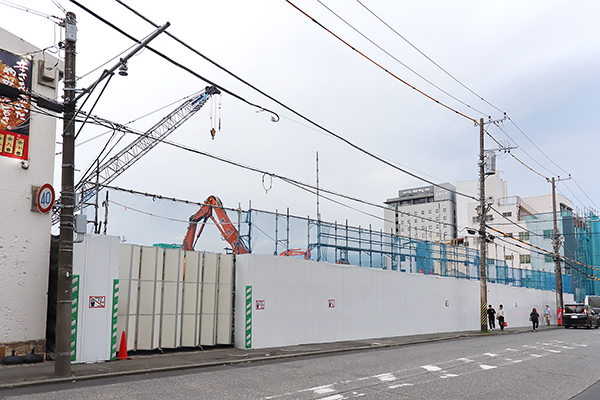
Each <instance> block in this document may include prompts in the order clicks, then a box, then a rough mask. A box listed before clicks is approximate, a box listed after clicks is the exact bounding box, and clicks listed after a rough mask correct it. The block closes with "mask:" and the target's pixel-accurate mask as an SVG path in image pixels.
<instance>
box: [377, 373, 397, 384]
mask: <svg viewBox="0 0 600 400" xmlns="http://www.w3.org/2000/svg"><path fill="white" fill-rule="evenodd" d="M373 378H377V379H379V380H380V381H381V382H393V381H395V380H396V377H395V376H394V375H392V374H389V373H388V374H381V375H375V376H374V377H373Z"/></svg>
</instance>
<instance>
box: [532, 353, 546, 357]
mask: <svg viewBox="0 0 600 400" xmlns="http://www.w3.org/2000/svg"><path fill="white" fill-rule="evenodd" d="M530 356H531V357H544V356H543V355H541V354H530Z"/></svg>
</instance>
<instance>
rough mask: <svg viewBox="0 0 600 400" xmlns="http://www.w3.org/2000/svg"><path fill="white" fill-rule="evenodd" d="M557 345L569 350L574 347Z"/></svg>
mask: <svg viewBox="0 0 600 400" xmlns="http://www.w3.org/2000/svg"><path fill="white" fill-rule="evenodd" d="M558 347H560V348H561V349H569V350H574V349H575V347H569V346H558Z"/></svg>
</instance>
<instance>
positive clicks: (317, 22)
mask: <svg viewBox="0 0 600 400" xmlns="http://www.w3.org/2000/svg"><path fill="white" fill-rule="evenodd" d="M285 1H286V2H288V3H289V4H290V5H291V6H292V7H294V8H295V9H296V10H298V11H300V12H301V13H302V14H304V15H305V16H306V17H307V18H309V19H310V20H311V21H313V22H314V23H315V24H317V25H319V26H320V27H321V28H323V29H325V30H326V31H327V32H328V33H330V34H331V35H333V36H334V37H335V38H336V39H338V40H339V41H340V42H342V43H344V44H345V45H346V46H348V47H350V48H351V49H352V50H354V51H356V52H357V53H358V54H360V55H361V56H363V57H364V58H366V59H367V60H369V61H370V62H371V63H373V64H375V65H376V66H377V67H379V68H380V69H382V70H383V71H385V72H387V73H388V74H390V75H391V76H392V77H394V78H396V79H397V80H399V81H400V82H402V83H404V84H405V85H406V86H408V87H410V88H412V89H414V90H416V91H417V92H419V93H420V94H422V95H423V96H425V97H427V98H428V99H430V100H432V101H434V102H436V103H437V104H439V105H441V106H442V107H445V108H447V109H448V110H450V111H453V112H454V113H456V114H458V115H460V116H461V117H464V118H467V119H468V120H471V121H473V122H474V123H475V125H479V122H478V121H477V119H475V118H472V117H469V116H468V115H465V114H463V113H461V112H460V111H458V110H455V109H454V108H452V107H450V106H448V105H446V104H444V103H442V102H441V101H439V100H437V99H435V98H434V97H432V96H430V95H428V94H427V93H425V92H423V91H422V90H420V89H417V88H416V87H415V86H413V85H411V84H410V83H408V82H406V81H405V80H404V79H402V78H400V77H399V76H398V75H396V74H394V73H393V72H391V71H389V70H388V69H386V68H385V67H383V66H382V65H380V64H379V63H377V62H376V61H374V60H373V59H371V58H369V57H368V56H367V55H365V54H364V53H362V52H361V51H360V50H358V49H357V48H356V47H354V46H352V45H351V44H350V43H348V42H346V41H345V40H344V39H342V38H341V37H339V36H338V35H336V34H335V33H333V32H332V31H331V30H329V29H327V28H326V27H325V26H324V25H323V24H321V23H320V22H319V21H317V20H316V19H314V18H313V17H311V16H310V15H308V14H307V13H306V12H305V11H303V10H302V9H301V8H299V7H298V6H296V5H295V4H294V3H292V2H291V1H290V0H285Z"/></svg>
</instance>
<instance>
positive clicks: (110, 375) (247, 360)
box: [0, 328, 548, 390]
mask: <svg viewBox="0 0 600 400" xmlns="http://www.w3.org/2000/svg"><path fill="white" fill-rule="evenodd" d="M546 329H548V328H546ZM526 332H531V331H530V330H528V329H519V330H514V331H510V332H501V331H497V332H496V331H495V332H490V333H480V332H478V333H461V334H456V335H453V336H448V337H432V338H422V339H414V340H409V341H405V342H399V343H377V344H371V345H365V346H357V347H342V348H337V349H325V350H315V351H305V352H299V353H289V354H277V355H264V356H258V357H251V358H245V359H243V360H242V359H240V360H236V359H232V360H227V361H223V360H220V361H209V362H201V363H194V364H185V365H171V366H166V367H153V368H143V369H142V368H139V369H133V370H127V371H117V372H106V373H101V374H89V375H80V376H79V375H72V376H70V377H52V378H44V379H39V380H31V381H23V382H14V383H8V384H0V390H5V389H20V388H25V387H30V386H42V385H51V384H61V383H75V382H83V381H91V380H96V379H103V378H119V377H125V376H134V375H144V374H154V373H161V372H171V371H183V370H188V369H197V368H209V367H218V366H228V365H238V364H249V363H254V362H261V361H273V360H284V359H290V358H299V357H308V356H319V355H324V354H335V353H346V352H351V351H365V350H373V349H385V348H392V347H400V346H409V345H414V344H420V343H430V342H440V341H444V340H455V339H462V338H472V337H479V336H495V335H500V334H505V333H507V334H513V333H526ZM122 362H127V361H122Z"/></svg>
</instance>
